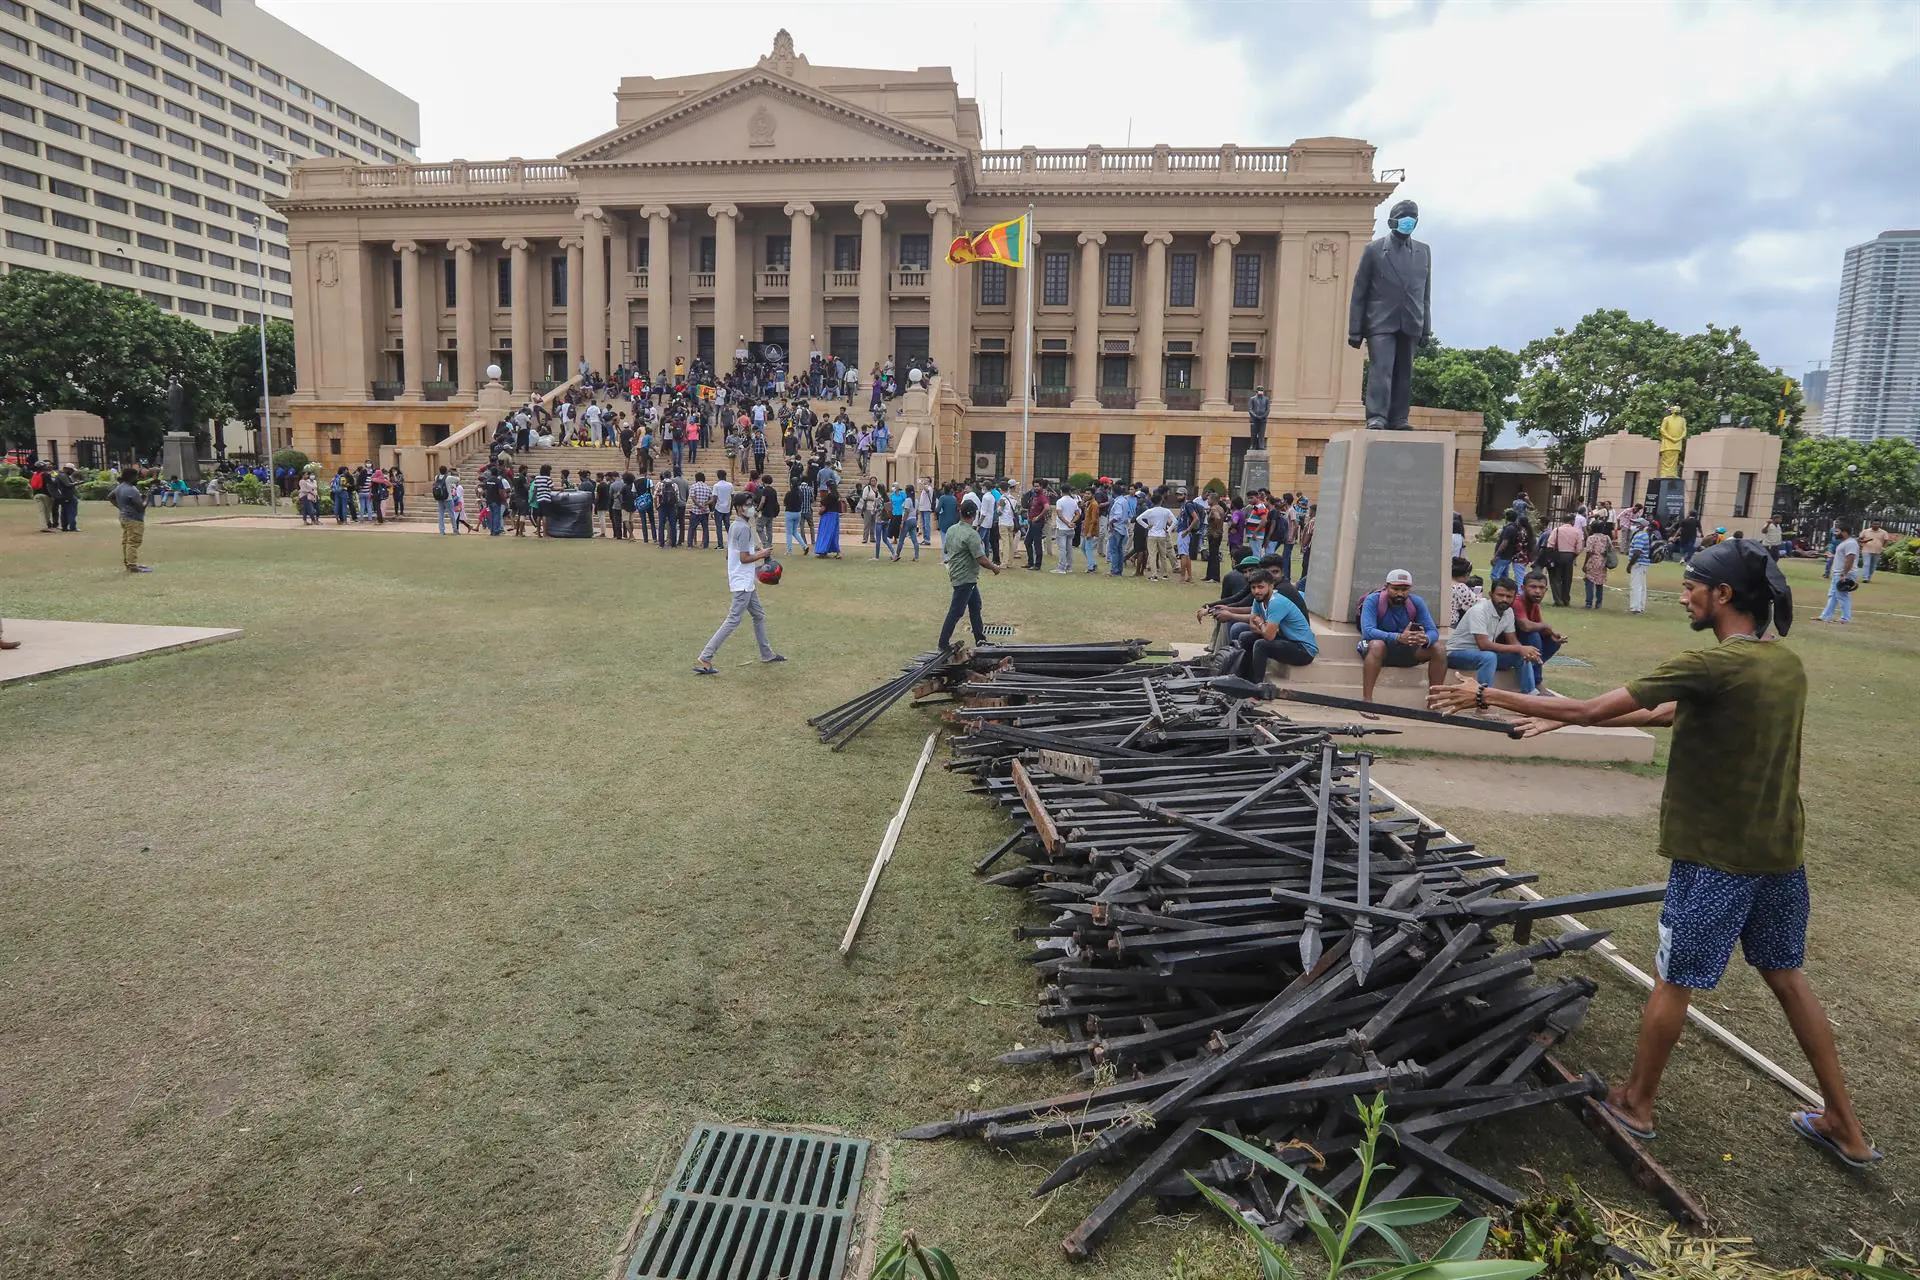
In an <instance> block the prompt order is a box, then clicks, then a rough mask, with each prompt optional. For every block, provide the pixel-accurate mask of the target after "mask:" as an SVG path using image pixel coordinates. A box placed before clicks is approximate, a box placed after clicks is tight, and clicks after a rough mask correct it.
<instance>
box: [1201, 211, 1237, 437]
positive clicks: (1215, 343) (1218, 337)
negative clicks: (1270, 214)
mask: <svg viewBox="0 0 1920 1280" xmlns="http://www.w3.org/2000/svg"><path fill="white" fill-rule="evenodd" d="M1208 243H1209V244H1211V245H1212V246H1213V275H1212V278H1211V279H1210V280H1209V281H1208V282H1207V332H1206V335H1205V340H1204V341H1203V342H1202V343H1201V348H1200V384H1201V391H1202V395H1203V397H1204V398H1203V399H1202V400H1201V401H1200V407H1201V408H1202V409H1211V410H1216V411H1218V410H1224V409H1226V408H1227V407H1228V404H1227V322H1228V319H1229V318H1230V317H1231V316H1232V314H1233V246H1235V245H1237V244H1239V243H1240V233H1239V232H1238V231H1216V232H1214V233H1213V238H1212V239H1211V240H1209V241H1208Z"/></svg>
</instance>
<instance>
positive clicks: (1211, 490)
mask: <svg viewBox="0 0 1920 1280" xmlns="http://www.w3.org/2000/svg"><path fill="white" fill-rule="evenodd" d="M1200 492H1202V493H1208V494H1216V495H1218V496H1219V497H1222V498H1224V497H1226V496H1227V486H1226V482H1225V481H1222V480H1209V481H1207V482H1206V483H1205V484H1203V485H1201V486H1200Z"/></svg>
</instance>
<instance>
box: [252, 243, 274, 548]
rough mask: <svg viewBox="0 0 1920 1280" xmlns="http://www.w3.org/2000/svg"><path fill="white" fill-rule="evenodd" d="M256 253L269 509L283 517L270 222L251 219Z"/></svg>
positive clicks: (262, 427)
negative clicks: (271, 363)
mask: <svg viewBox="0 0 1920 1280" xmlns="http://www.w3.org/2000/svg"><path fill="white" fill-rule="evenodd" d="M250 221H251V223H252V226H253V243H254V249H255V252H257V253H258V254H259V256H260V444H261V447H262V448H263V449H264V450H265V451H266V455H267V509H268V510H269V511H270V512H272V514H274V515H276V516H277V515H279V514H280V484H279V480H280V477H278V476H276V475H275V474H274V471H275V467H274V465H273V404H272V400H271V396H272V392H273V387H272V385H271V384H270V383H269V382H268V380H267V220H266V219H265V218H263V217H260V216H259V215H258V214H256V215H254V217H253V218H252V219H250Z"/></svg>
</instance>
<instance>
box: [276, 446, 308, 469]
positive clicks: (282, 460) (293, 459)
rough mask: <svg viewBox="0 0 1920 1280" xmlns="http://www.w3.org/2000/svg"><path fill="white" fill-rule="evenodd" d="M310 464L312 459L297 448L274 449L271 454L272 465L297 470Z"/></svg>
mask: <svg viewBox="0 0 1920 1280" xmlns="http://www.w3.org/2000/svg"><path fill="white" fill-rule="evenodd" d="M312 464H313V459H312V458H309V457H308V456H307V455H306V454H304V453H302V452H300V451H299V450H298V449H276V450H275V451H274V454H273V465H274V466H276V467H292V468H293V469H294V470H296V471H298V470H300V469H302V468H304V467H308V466H311V465H312Z"/></svg>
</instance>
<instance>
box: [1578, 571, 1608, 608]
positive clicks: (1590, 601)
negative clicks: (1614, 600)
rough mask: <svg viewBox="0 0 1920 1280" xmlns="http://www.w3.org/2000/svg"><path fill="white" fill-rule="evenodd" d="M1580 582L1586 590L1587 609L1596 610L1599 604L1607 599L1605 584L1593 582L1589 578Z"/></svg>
mask: <svg viewBox="0 0 1920 1280" xmlns="http://www.w3.org/2000/svg"><path fill="white" fill-rule="evenodd" d="M1581 581H1582V582H1583V583H1585V584H1586V588H1587V605H1586V607H1587V608H1589V609H1598V608H1599V607H1600V604H1601V602H1602V601H1603V600H1605V599H1606V598H1607V584H1606V583H1604V582H1595V581H1594V580H1593V579H1591V578H1583V579H1581Z"/></svg>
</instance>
